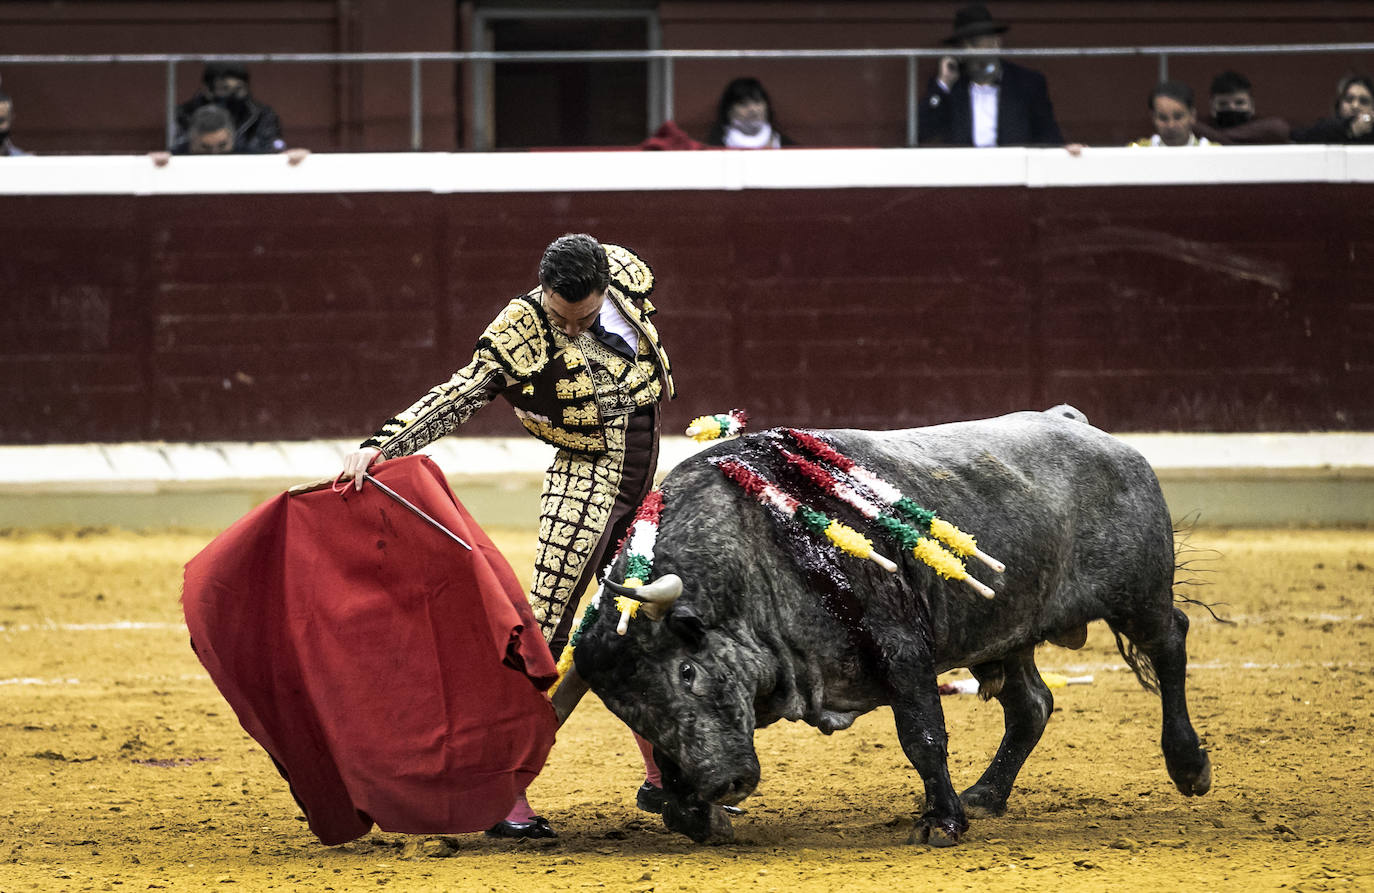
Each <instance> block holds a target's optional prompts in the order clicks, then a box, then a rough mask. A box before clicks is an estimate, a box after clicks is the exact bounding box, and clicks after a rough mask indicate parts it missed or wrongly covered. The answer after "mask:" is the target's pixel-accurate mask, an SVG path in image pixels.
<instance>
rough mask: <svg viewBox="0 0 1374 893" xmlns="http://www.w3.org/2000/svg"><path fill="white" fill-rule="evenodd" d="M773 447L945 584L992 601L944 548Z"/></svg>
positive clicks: (986, 590) (803, 460)
mask: <svg viewBox="0 0 1374 893" xmlns="http://www.w3.org/2000/svg"><path fill="white" fill-rule="evenodd" d="M774 446H775V447H777V449H778V452H780V453H782V456H783V458H784V459H786V460H787V463H788V464H789V465H791V466H792V467H793V468H795V469H797V471H798V472H800V473H801V475H802V476H803V477H805V478H806V479H807V480H809V481H811V483H813V484H815V485H816V486H817V487H819V488H821V490H823V491H825V492H827V493H829V494H830V495H831V496H834V497H835V498H836V499H839V500H840V501H842V502H846V503H848V504H849V505H851V506H853V507H854V508H855V509H857V510H858V512H859V514H861V515H863V516H864V517H865V518H867V519H868V520H870V521H872V522H873V524H874V525H876V526H877V527H878V528H879V529H880V530H882V531H883V533H885V534H887V535H888V537H889V538H891V539H893V540H895V541H896V542H897V544H898V545H900V546H901V547H902V548H903V549H908V550H910V551H911V554H912V555H915V556H916V557H917V558H919V559H920V560H921V561H924V562H925V563H926V564H928V565H930V567H931V569H932V570H934V571H935V573H937V574H939V575H940V576H942V577H944V578H945V579H946V580H960V581H962V582H964V583H967V584H968V586H969V587H970V588H971V589H973V591H975V592H977V593H978V594H979V595H981V596H983V598H992V597H993V596H994V595H996V593H995V592H993V591H992V590H991V589H989V588H988V587H987V586H985V585H983V584H982V583H981V582H979V581H978V580H975V579H974V578H973V577H972V576H970V575H969V572H968V570H967V569H965V568H964V563H963V562H962V561H960V560H959V559H958V558H956V557H955V556H954V555H953V554H951V553H950V552H949V551H948V550H946V549H945V547H944V546H941V545H940V544H939V543H937V542H935V540H933V539H931V538H929V537H925V536H921V534H920V533H918V532H917V531H916V529H915V528H914V527H912V526H911V525H910V524H907V523H906V522H905V521H903V520H901V519H900V518H898V517H896V516H894V515H891V514H888V513H886V512H884V511H883V510H882V509H880V508H878V506H877V505H875V504H874V503H873V502H872V500H869V499H867V498H865V497H864V496H863V494H861V493H859V491H857V490H855V489H854V488H853V487H851V486H849V485H848V484H846V483H844V482H842V481H839V480H836V478H835V476H834V475H833V474H831V473H830V472H829V471H826V470H825V469H824V468H822V467H821V466H820V465H817V464H816V463H815V462H812V461H811V460H810V459H807V458H805V457H804V456H798V455H797V454H796V453H794V452H792V451H791V450H788V449H786V448H785V447H783V445H782V444H780V443H775V444H774Z"/></svg>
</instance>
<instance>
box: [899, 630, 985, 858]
mask: <svg viewBox="0 0 1374 893" xmlns="http://www.w3.org/2000/svg"><path fill="white" fill-rule="evenodd" d="M885 651H886V653H887V654H888V655H889V659H888V684H889V687H890V688H891V691H892V714H893V717H894V718H895V719H896V721H897V739H898V740H899V741H900V742H901V744H902V750H903V751H905V752H906V756H907V759H909V760H911V765H912V766H914V767H915V768H916V771H917V772H918V773H920V776H921V781H922V782H923V783H924V784H925V795H926V799H925V810H924V811H923V812H922V813H921V815H920V817H919V818H918V819H917V820H916V827H915V828H913V829H912V831H911V837H910V839H909V840H908V841H907V842H908V843H917V842H919V843H929V844H930V845H931V846H953V845H954V844H956V843H958V842H959V838H960V837H961V836H962V835H963V834H964V832H965V831H967V830H968V820H967V819H966V818H965V817H964V805H963V803H962V802H960V800H959V797H958V795H957V794H955V793H954V785H953V784H951V782H950V778H949V747H948V742H949V736H948V735H947V734H946V733H945V712H944V709H943V708H942V707H941V706H940V689H939V684H938V683H937V681H936V678H935V667H934V665H933V663H932V662H931V660H930V658H929V657H921V656H918V655H909V656H906V657H895V658H894V657H893V655H894V654H897V653H900V652H898V651H897V650H896V649H885Z"/></svg>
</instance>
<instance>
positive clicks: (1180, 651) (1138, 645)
mask: <svg viewBox="0 0 1374 893" xmlns="http://www.w3.org/2000/svg"><path fill="white" fill-rule="evenodd" d="M1166 610H1167V613H1165V614H1161V615H1155V617H1162V618H1163V622H1157V621H1155V618H1153V617H1152V618H1151V622H1150V623H1148V624H1146V623H1144V622H1142V621H1141V619H1140V618H1131V619H1129V620H1125V621H1123V622H1120V623H1117V622H1113V621H1109V623H1110V624H1111V626H1112V629H1113V630H1115V631H1116V632H1117V633H1118V636H1117V645H1118V646H1120V647H1121V654H1122V656H1123V657H1125V658H1126V663H1127V664H1129V665H1130V666H1131V668H1132V669H1134V670H1135V671H1136V675H1137V676H1138V677H1139V678H1140V680H1141V682H1142V683H1144V684H1145V686H1146V687H1147V688H1149V687H1151V685H1150V683H1151V680H1150V674H1149V671H1150V669H1151V668H1153V670H1154V677H1155V681H1156V682H1157V683H1158V688H1159V700H1160V706H1161V708H1162V710H1163V714H1164V724H1163V731H1162V733H1161V735H1160V742H1159V743H1160V746H1161V747H1162V748H1163V750H1164V764H1165V765H1166V766H1167V767H1168V769H1169V777H1170V778H1172V779H1173V781H1174V785H1175V786H1176V787H1177V788H1178V789H1179V790H1180V791H1181V792H1183V793H1184V794H1185V795H1187V796H1189V797H1194V796H1198V795H1201V794H1205V793H1207V791H1208V789H1210V788H1211V787H1212V764H1211V761H1210V760H1208V758H1207V752H1206V751H1204V750H1203V749H1202V747H1201V746H1200V743H1199V741H1198V737H1197V733H1196V732H1194V731H1193V724H1192V722H1191V721H1189V719H1188V697H1187V694H1186V686H1187V675H1188V648H1187V638H1188V615H1187V614H1184V613H1183V612H1182V611H1180V610H1179V609H1178V608H1175V607H1169V608H1167V609H1166ZM1122 634H1124V635H1125V636H1126V638H1128V639H1129V640H1130V647H1127V646H1126V645H1125V644H1123V643H1122V642H1121V635H1122ZM1142 655H1143V656H1144V657H1145V658H1146V659H1147V660H1148V661H1149V663H1148V665H1146V664H1145V663H1144V662H1142V661H1141V659H1140V658H1141V656H1142Z"/></svg>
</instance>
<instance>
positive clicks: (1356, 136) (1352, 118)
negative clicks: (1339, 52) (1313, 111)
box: [1293, 74, 1374, 145]
mask: <svg viewBox="0 0 1374 893" xmlns="http://www.w3.org/2000/svg"><path fill="white" fill-rule="evenodd" d="M1334 108H1335V111H1336V114H1335V115H1333V116H1332V117H1330V118H1322V119H1321V120H1320V121H1318V122H1317V123H1316V124H1313V125H1312V126H1311V127H1306V128H1301V129H1298V130H1294V131H1293V142H1295V143H1355V144H1361V145H1366V144H1370V145H1374V79H1371V78H1370V77H1369V76H1368V75H1364V74H1352V75H1349V76H1347V77H1344V78H1342V79H1341V82H1340V83H1339V84H1338V85H1337V87H1336V101H1335V103H1334Z"/></svg>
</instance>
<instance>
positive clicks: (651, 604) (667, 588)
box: [601, 574, 682, 620]
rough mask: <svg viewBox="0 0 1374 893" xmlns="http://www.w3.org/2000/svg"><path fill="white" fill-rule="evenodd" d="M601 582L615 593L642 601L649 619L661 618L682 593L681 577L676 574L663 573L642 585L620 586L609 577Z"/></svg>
mask: <svg viewBox="0 0 1374 893" xmlns="http://www.w3.org/2000/svg"><path fill="white" fill-rule="evenodd" d="M601 583H602V585H603V586H605V587H606V588H607V589H608V590H610V591H611V592H613V593H615V594H616V595H623V596H625V597H626V598H632V599H634V600H635V601H637V602H643V604H644V613H645V615H647V616H648V618H649V619H650V620H662V619H663V617H664V616H665V615H666V614H667V613H668V609H669V608H671V607H672V606H673V602H675V601H677V597H678V596H679V595H682V578H681V577H679V576H678V575H677V574H665V575H663V576H662V577H659V578H658V579H657V580H655V581H653V582H652V583H648V584H646V585H644V586H622V585H620V584H619V583H616V582H615V581H613V580H609V579H606V580H602V581H601Z"/></svg>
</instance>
